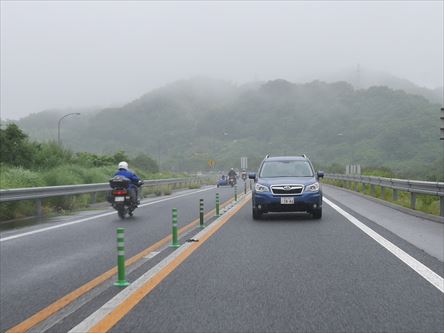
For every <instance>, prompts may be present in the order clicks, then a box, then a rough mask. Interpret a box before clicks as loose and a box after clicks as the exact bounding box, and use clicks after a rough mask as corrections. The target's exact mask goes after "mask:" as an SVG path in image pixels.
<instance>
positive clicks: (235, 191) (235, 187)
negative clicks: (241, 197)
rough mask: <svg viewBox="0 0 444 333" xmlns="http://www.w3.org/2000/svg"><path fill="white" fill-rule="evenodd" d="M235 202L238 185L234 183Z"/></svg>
mask: <svg viewBox="0 0 444 333" xmlns="http://www.w3.org/2000/svg"><path fill="white" fill-rule="evenodd" d="M234 202H237V185H234Z"/></svg>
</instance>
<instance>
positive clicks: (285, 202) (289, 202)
mask: <svg viewBox="0 0 444 333" xmlns="http://www.w3.org/2000/svg"><path fill="white" fill-rule="evenodd" d="M281 204H282V205H292V204H294V198H293V197H291V198H281Z"/></svg>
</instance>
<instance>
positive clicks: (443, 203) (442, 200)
mask: <svg viewBox="0 0 444 333" xmlns="http://www.w3.org/2000/svg"><path fill="white" fill-rule="evenodd" d="M439 207H440V209H439V210H440V215H441V216H442V217H444V197H439Z"/></svg>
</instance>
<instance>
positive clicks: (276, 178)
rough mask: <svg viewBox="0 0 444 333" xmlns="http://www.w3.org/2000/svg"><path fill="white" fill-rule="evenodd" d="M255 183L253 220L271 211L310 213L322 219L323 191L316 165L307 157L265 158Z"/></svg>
mask: <svg viewBox="0 0 444 333" xmlns="http://www.w3.org/2000/svg"><path fill="white" fill-rule="evenodd" d="M248 176H249V178H250V179H254V180H255V186H254V189H253V196H252V203H253V206H252V209H253V212H252V214H253V219H255V220H256V219H259V218H260V217H261V216H262V214H264V213H268V212H308V213H310V214H312V216H313V218H315V219H320V218H321V217H322V189H321V185H320V184H319V178H321V177H324V173H323V172H322V171H319V172H317V173H315V171H314V168H313V165H312V164H311V162H310V160H309V159H308V158H307V157H306V156H305V155H302V156H279V157H269V156H268V155H267V157H265V159H264V160H263V161H262V163H261V165H260V167H259V171H258V173H257V174H256V173H250V174H249V175H248Z"/></svg>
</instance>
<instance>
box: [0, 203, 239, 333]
mask: <svg viewBox="0 0 444 333" xmlns="http://www.w3.org/2000/svg"><path fill="white" fill-rule="evenodd" d="M231 202H232V198H230V199H228V200H227V201H225V202H224V203H223V204H222V205H221V207H225V206H227V205H229V204H230V203H231ZM214 213H215V209H213V210H211V211H209V212H208V213H206V214H205V218H208V216H214ZM198 223H199V219H196V220H194V221H193V222H191V223H189V224H188V225H186V226H184V227H182V228H181V229H179V235H182V234H184V233H186V232H187V231H189V230H190V229H192V228H193V227H195V226H196V225H197V224H198ZM170 240H171V235H169V236H166V237H165V238H163V239H161V240H160V241H158V242H156V243H155V244H153V245H151V246H149V247H148V248H146V249H145V250H143V251H142V252H140V253H138V254H136V255H135V256H133V257H131V258H129V259H128V260H126V261H125V266H130V265H132V264H134V263H135V262H137V261H138V260H140V259H142V258H143V257H145V256H147V255H148V254H150V253H151V252H153V251H155V250H156V249H158V248H160V247H162V246H163V245H165V244H167V243H168V241H170ZM116 273H117V267H114V268H112V269H110V270H109V271H107V272H105V273H103V274H102V275H99V276H98V277H96V278H94V279H93V280H91V281H89V282H87V283H85V284H84V285H83V286H81V287H79V288H77V289H76V290H74V291H72V292H70V293H69V294H67V295H65V296H63V297H62V298H60V299H58V300H57V301H55V302H54V303H52V304H50V305H48V306H47V307H46V308H44V309H42V310H40V311H38V312H37V313H35V314H34V315H32V316H31V317H29V318H27V319H25V320H24V321H22V322H21V323H19V324H17V325H16V326H14V327H12V328H10V329H9V330H7V331H6V332H5V333H22V332H26V331H28V330H29V329H31V328H32V327H34V326H35V325H37V324H39V323H40V322H42V321H43V320H45V319H47V318H49V317H50V316H52V315H53V314H54V313H56V312H57V311H60V310H61V309H62V308H64V307H65V306H67V305H69V304H70V303H72V302H74V301H75V300H76V299H78V298H79V297H80V296H82V295H84V294H85V293H87V292H88V291H90V290H91V289H93V288H95V287H97V286H98V285H100V284H101V283H103V282H105V281H106V280H108V279H109V278H111V277H112V276H113V275H115V274H116Z"/></svg>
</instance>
